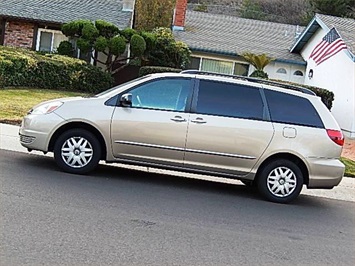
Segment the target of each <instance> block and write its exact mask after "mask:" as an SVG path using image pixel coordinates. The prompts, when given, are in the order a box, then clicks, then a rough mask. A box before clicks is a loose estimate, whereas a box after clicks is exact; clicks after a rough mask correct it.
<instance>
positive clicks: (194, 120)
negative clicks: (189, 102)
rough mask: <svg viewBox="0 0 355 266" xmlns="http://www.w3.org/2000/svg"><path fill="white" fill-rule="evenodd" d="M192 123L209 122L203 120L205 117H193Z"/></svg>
mask: <svg viewBox="0 0 355 266" xmlns="http://www.w3.org/2000/svg"><path fill="white" fill-rule="evenodd" d="M191 122H192V123H195V124H205V123H207V122H206V121H205V120H203V118H201V117H197V118H196V119H193V120H191Z"/></svg>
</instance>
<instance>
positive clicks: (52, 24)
mask: <svg viewBox="0 0 355 266" xmlns="http://www.w3.org/2000/svg"><path fill="white" fill-rule="evenodd" d="M133 9H134V0H100V1H98V0H83V1H77V0H56V1H53V0H31V1H28V0H1V1H0V45H4V46H15V47H22V48H28V49H32V50H36V51H45V52H53V51H55V50H56V48H57V47H58V45H59V43H60V42H61V41H63V40H67V37H66V36H64V35H63V34H62V32H61V30H60V29H61V26H62V25H63V24H64V23H66V22H70V21H73V20H76V19H88V20H91V21H95V20H97V19H104V20H106V21H108V22H111V23H113V24H114V25H116V26H118V27H119V28H120V29H124V28H127V27H132V23H133V13H134V12H133ZM78 56H79V57H81V58H82V57H83V55H81V56H80V53H79V54H78ZM82 59H87V58H82Z"/></svg>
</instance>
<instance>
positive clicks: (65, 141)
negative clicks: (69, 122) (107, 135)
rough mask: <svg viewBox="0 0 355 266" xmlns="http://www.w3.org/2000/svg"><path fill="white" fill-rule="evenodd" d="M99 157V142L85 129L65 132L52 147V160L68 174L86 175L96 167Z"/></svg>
mask: <svg viewBox="0 0 355 266" xmlns="http://www.w3.org/2000/svg"><path fill="white" fill-rule="evenodd" d="M73 144H74V145H73ZM100 157H101V145H100V142H99V141H98V140H97V138H96V137H95V135H94V134H92V133H91V132H89V131H87V130H85V129H80V128H78V129H71V130H68V131H65V132H64V133H63V134H62V135H60V136H59V138H58V139H57V141H56V142H55V145H54V159H55V161H56V163H57V165H58V166H59V167H60V168H61V169H62V170H64V171H65V172H68V173H72V174H86V173H88V172H90V171H92V170H93V169H94V168H95V167H96V166H97V165H98V163H99V161H100Z"/></svg>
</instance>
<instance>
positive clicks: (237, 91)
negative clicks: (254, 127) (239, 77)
mask: <svg viewBox="0 0 355 266" xmlns="http://www.w3.org/2000/svg"><path fill="white" fill-rule="evenodd" d="M196 111H197V112H198V113H200V114H208V115H218V116H227V117H237V118H248V119H256V120H262V119H263V113H264V112H263V111H264V104H263V101H262V98H261V95H260V92H259V89H258V88H254V87H248V86H244V85H240V84H231V83H223V82H215V81H209V80H201V81H200V87H199V92H198V100H197V107H196Z"/></svg>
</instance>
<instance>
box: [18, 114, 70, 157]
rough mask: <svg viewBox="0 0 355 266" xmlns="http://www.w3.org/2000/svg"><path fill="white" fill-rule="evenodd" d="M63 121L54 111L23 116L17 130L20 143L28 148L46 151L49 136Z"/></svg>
mask: <svg viewBox="0 0 355 266" xmlns="http://www.w3.org/2000/svg"><path fill="white" fill-rule="evenodd" d="M63 121H64V119H63V118H62V117H60V116H59V115H57V114H56V113H55V112H52V113H49V114H42V115H32V114H29V115H27V116H25V117H24V118H23V120H22V123H21V127H20V130H19V135H20V143H21V145H22V146H24V147H25V148H27V149H30V150H39V151H44V152H47V151H48V145H49V141H50V138H51V136H52V135H53V133H54V132H55V130H56V129H57V128H58V127H59V125H60V124H61V123H63Z"/></svg>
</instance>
